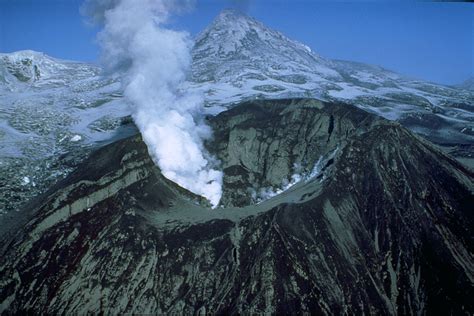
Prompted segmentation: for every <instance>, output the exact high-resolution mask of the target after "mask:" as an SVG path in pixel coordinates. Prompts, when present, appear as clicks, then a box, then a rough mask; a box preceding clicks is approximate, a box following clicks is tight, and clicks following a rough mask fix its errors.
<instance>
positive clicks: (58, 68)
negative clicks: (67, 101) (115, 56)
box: [0, 50, 100, 89]
mask: <svg viewBox="0 0 474 316" xmlns="http://www.w3.org/2000/svg"><path fill="white" fill-rule="evenodd" d="M99 71H100V69H99V68H98V67H97V66H94V65H91V64H87V63H79V62H72V61H66V60H60V59H56V58H53V57H50V56H48V55H46V54H44V53H40V52H36V51H32V50H23V51H17V52H13V53H8V54H0V85H3V86H8V87H9V88H10V89H15V88H18V87H20V86H23V85H25V84H26V85H27V86H44V85H48V86H61V85H65V84H67V83H69V82H70V81H71V80H77V79H83V78H87V77H91V76H94V75H97V74H98V73H99Z"/></svg>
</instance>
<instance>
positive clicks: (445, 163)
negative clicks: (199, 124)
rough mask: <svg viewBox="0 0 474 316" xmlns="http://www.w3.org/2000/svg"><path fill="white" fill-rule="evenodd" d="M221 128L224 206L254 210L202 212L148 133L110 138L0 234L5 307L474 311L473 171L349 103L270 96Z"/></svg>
mask: <svg viewBox="0 0 474 316" xmlns="http://www.w3.org/2000/svg"><path fill="white" fill-rule="evenodd" d="M262 117H263V118H264V117H271V118H272V119H271V122H273V123H272V125H270V124H268V122H267V123H265V121H264V124H262ZM301 117H307V118H308V122H311V124H306V125H305V124H303V125H302V126H301V130H300V131H298V132H293V133H291V132H288V131H289V130H290V129H287V128H286V126H287V125H290V126H291V124H292V122H298V120H300V119H301ZM331 117H332V119H331ZM318 118H319V121H318ZM318 122H319V123H318ZM331 122H332V123H331ZM314 123H316V127H315V126H314ZM212 124H213V126H215V128H216V129H217V130H219V131H221V132H225V134H224V135H225V136H222V138H221V139H219V140H218V141H217V144H210V148H211V150H212V149H214V150H215V151H217V152H215V154H217V155H218V156H219V157H221V159H223V166H224V168H225V171H226V174H225V177H226V180H225V186H226V187H225V188H224V190H226V192H227V195H226V196H227V198H226V199H227V200H226V201H224V202H225V204H227V205H232V204H234V205H236V204H239V203H240V204H242V205H246V204H248V205H247V206H244V207H241V208H237V207H225V208H219V209H216V210H211V209H209V208H207V207H205V206H204V202H203V201H201V200H200V199H199V198H198V197H196V196H193V195H192V194H190V193H188V192H187V191H185V190H183V189H181V188H179V187H178V186H176V185H175V184H174V183H172V182H170V181H168V180H166V179H165V178H163V176H162V175H161V173H160V171H159V169H158V168H157V167H155V166H154V165H153V163H152V161H151V159H150V158H149V156H148V154H147V149H146V146H145V145H144V144H143V142H142V141H141V138H140V137H139V136H135V137H132V138H128V139H125V140H122V141H119V142H116V143H113V144H111V145H108V146H106V147H104V148H101V149H100V150H98V151H97V152H95V153H94V154H93V156H91V157H90V159H88V160H87V161H86V162H85V163H84V164H83V165H81V166H80V167H79V168H78V169H77V170H76V172H75V173H73V174H72V175H71V176H69V177H68V178H67V179H66V180H64V181H63V182H61V183H58V185H56V186H55V187H54V188H52V189H51V191H50V192H49V193H47V194H46V195H45V196H43V197H42V198H41V199H39V200H37V201H36V202H32V206H31V209H32V212H31V217H30V219H29V220H28V221H27V222H26V223H25V224H18V225H19V226H16V227H15V226H12V229H13V230H14V231H16V232H17V233H16V234H14V237H13V238H8V237H6V236H7V235H5V234H4V235H3V238H4V239H6V240H8V242H4V243H2V245H3V247H2V252H1V254H0V311H2V312H5V313H19V312H21V311H34V312H48V313H66V314H71V313H73V314H74V313H80V314H83V313H87V312H94V313H98V312H101V311H102V312H106V313H114V314H115V313H128V312H133V313H155V314H161V313H166V314H173V313H176V314H178V313H180V314H182V313H185V314H191V313H197V312H203V313H243V312H245V313H264V312H279V313H283V312H295V311H302V312H305V311H306V312H310V311H311V312H315V313H321V314H342V313H349V314H354V313H355V314H361V313H366V314H418V313H419V314H423V313H428V314H432V313H434V312H436V313H442V314H472V312H473V311H474V306H473V303H472V300H471V298H472V296H473V294H474V293H473V292H474V291H473V279H474V275H473V274H474V263H473V256H472V254H473V240H472V231H471V230H472V227H473V216H472V205H473V203H474V195H473V188H474V183H473V182H474V174H473V173H472V172H470V171H468V170H466V169H465V168H463V167H462V165H460V164H459V163H458V162H456V161H455V160H454V159H452V158H450V157H448V156H446V155H444V154H443V153H441V152H439V151H438V150H437V149H435V148H434V147H433V146H432V145H430V144H428V143H427V142H425V141H424V140H422V139H420V138H418V137H416V136H414V135H413V134H412V133H411V132H409V131H407V130H406V129H404V128H402V127H401V126H400V125H399V124H397V123H391V122H388V121H385V120H382V119H378V118H375V117H373V116H372V115H369V114H367V113H365V112H363V111H361V110H358V109H356V108H354V107H350V106H348V105H342V104H337V103H333V104H328V103H321V102H319V101H315V100H306V99H303V100H283V101H281V100H280V101H261V102H256V103H247V104H243V105H240V106H237V107H235V108H234V109H233V110H232V111H229V112H227V113H222V114H221V115H219V116H217V117H216V118H214V119H213V120H212ZM326 127H327V129H326ZM245 130H246V131H247V132H245ZM252 130H253V131H252ZM279 130H283V131H287V132H285V133H283V134H279V133H278V131H279ZM227 135H228V136H227ZM233 135H234V136H233ZM302 135H304V139H305V141H304V142H301V141H300V138H301V136H302ZM273 141H278V142H279V144H280V145H281V148H282V150H281V151H272V150H269V149H268V150H266V149H265V148H272V145H271V144H272V143H273ZM298 144H299V145H298ZM301 146H303V147H304V146H306V147H305V148H301ZM237 147H240V148H242V149H243V150H242V151H241V152H240V153H235V152H233V151H232V148H237ZM245 148H249V149H250V148H261V150H255V151H253V150H247V151H246V150H244V149H245ZM335 148H338V149H337V151H335V150H334V149H335ZM244 153H246V154H244ZM279 157H282V158H279ZM321 157H323V158H321ZM320 158H321V160H320ZM284 161H286V167H285V162H284ZM318 161H319V164H320V167H318V168H314V167H315V165H316V166H317V165H318ZM322 161H324V162H323V163H322ZM250 162H252V163H250ZM295 162H297V163H299V164H301V167H300V171H299V172H301V174H302V178H301V179H300V181H299V182H298V183H296V184H294V185H293V186H291V187H290V188H288V189H287V190H286V191H284V192H282V193H280V194H278V195H277V196H275V197H273V198H271V199H269V200H265V201H262V202H261V203H259V204H252V201H251V200H250V199H249V197H248V195H247V194H246V193H245V189H244V187H245V186H246V185H249V184H250V183H252V182H253V180H252V181H250V182H246V181H244V180H245V179H247V178H251V179H254V180H255V181H256V182H257V183H259V184H264V183H265V184H268V185H273V184H274V183H278V181H277V180H275V179H276V178H277V177H278V176H281V177H282V179H281V180H283V178H287V179H290V178H291V176H292V175H293V174H294V170H293V169H292V168H293V166H292V164H294V163H295ZM270 165H275V166H277V167H278V168H279V169H280V168H281V169H282V170H280V171H278V170H275V169H272V168H271V166H270ZM262 166H267V167H262ZM285 168H286V169H285ZM307 171H311V172H310V173H309V174H306V175H305V174H304V173H305V172H307ZM313 171H314V172H313ZM236 184H237V187H238V190H237V191H234V188H233V186H234V185H236ZM248 189H249V190H251V189H253V188H251V187H249V188H248ZM274 189H276V188H274ZM237 193H239V194H242V195H243V198H242V199H239V196H238V194H237ZM236 201H237V202H238V203H237V202H236ZM242 201H243V202H242Z"/></svg>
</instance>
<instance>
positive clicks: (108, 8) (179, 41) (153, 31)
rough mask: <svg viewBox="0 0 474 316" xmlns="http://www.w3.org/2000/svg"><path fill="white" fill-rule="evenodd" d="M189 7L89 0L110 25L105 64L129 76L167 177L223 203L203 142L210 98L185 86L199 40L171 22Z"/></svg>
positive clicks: (147, 0)
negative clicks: (185, 89) (173, 27)
mask: <svg viewBox="0 0 474 316" xmlns="http://www.w3.org/2000/svg"><path fill="white" fill-rule="evenodd" d="M186 6H189V1H180V2H179V3H178V2H176V1H166V0H86V3H85V6H84V7H83V8H84V11H85V13H86V14H88V15H89V16H90V17H91V18H92V19H93V20H94V21H95V22H98V23H101V24H103V30H102V31H101V32H100V33H99V36H98V38H99V42H100V45H101V48H102V60H103V63H104V64H105V66H106V68H107V69H108V70H112V71H119V72H120V73H121V74H122V84H123V88H124V96H125V98H126V99H127V100H128V102H129V103H130V104H131V105H132V107H133V118H134V121H135V123H136V124H137V126H138V128H139V129H140V131H141V133H142V136H143V139H144V141H145V143H146V144H147V146H148V150H149V152H150V154H151V156H152V157H153V159H154V161H155V163H157V165H158V166H159V167H160V168H161V170H162V172H163V175H164V176H165V177H167V178H168V179H170V180H172V181H174V182H176V183H178V184H179V185H181V186H182V187H184V188H186V189H188V190H190V191H192V192H194V193H196V194H198V195H201V196H204V197H206V198H207V199H208V200H209V201H210V202H211V204H212V205H213V206H216V205H217V204H218V203H219V200H220V197H221V194H222V173H221V172H220V171H217V170H215V169H213V168H212V162H213V159H212V157H210V156H209V154H208V153H207V152H206V151H205V149H204V146H203V142H204V140H205V139H208V138H210V137H211V132H212V131H211V129H210V128H209V126H207V125H206V124H205V123H204V121H203V119H202V115H201V113H203V111H202V110H203V101H202V98H201V96H198V95H193V94H188V93H183V92H182V91H180V90H179V85H180V83H182V82H183V81H184V80H185V77H186V72H187V70H188V68H189V66H190V63H191V55H190V49H191V46H192V42H191V40H190V37H189V35H188V33H186V32H178V31H174V30H170V29H166V28H165V26H164V25H165V23H166V22H167V20H168V17H169V15H170V14H171V13H173V12H175V11H176V10H181V9H183V8H186Z"/></svg>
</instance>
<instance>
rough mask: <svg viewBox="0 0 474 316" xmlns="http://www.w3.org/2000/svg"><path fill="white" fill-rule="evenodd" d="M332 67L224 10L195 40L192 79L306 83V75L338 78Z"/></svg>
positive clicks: (253, 22)
mask: <svg viewBox="0 0 474 316" xmlns="http://www.w3.org/2000/svg"><path fill="white" fill-rule="evenodd" d="M329 65H330V62H329V61H328V60H326V59H324V58H322V57H320V56H318V55H317V54H315V53H314V52H312V50H311V49H310V48H309V47H308V46H306V45H304V44H301V43H299V42H296V41H293V40H291V39H289V38H287V37H286V36H285V35H283V34H282V33H280V32H278V31H275V30H272V29H270V28H268V27H266V26H265V25H263V24H262V23H260V22H258V21H257V20H255V19H253V18H251V17H248V16H246V15H244V14H241V13H239V12H237V11H232V10H225V11H223V12H222V13H221V14H219V15H218V16H217V18H216V19H215V20H214V22H213V23H211V25H210V26H209V27H208V28H206V29H205V30H204V31H203V32H202V33H201V34H199V36H198V37H197V39H196V43H195V46H194V49H193V69H192V79H193V81H196V82H204V81H207V82H209V81H211V82H216V81H220V82H222V81H224V82H228V81H235V80H240V78H241V77H242V76H243V75H244V76H246V77H248V76H249V75H250V77H255V78H257V80H258V79H259V78H260V79H261V80H265V79H268V78H273V79H277V80H280V79H281V78H283V81H285V80H286V81H289V82H293V81H297V82H304V81H307V79H306V76H305V74H306V73H310V74H312V75H315V76H319V78H321V79H322V80H323V79H327V78H339V77H340V76H339V74H338V73H337V72H336V71H334V70H333V69H330V67H329ZM264 88H265V87H264Z"/></svg>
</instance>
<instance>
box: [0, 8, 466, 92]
mask: <svg viewBox="0 0 474 316" xmlns="http://www.w3.org/2000/svg"><path fill="white" fill-rule="evenodd" d="M137 1H138V0H137ZM81 3H82V0H0V52H12V51H16V50H21V49H33V50H37V51H42V52H45V53H47V54H48V55H51V56H53V57H58V58H63V59H72V60H83V61H96V60H97V57H98V55H99V48H98V46H97V45H96V43H95V41H94V39H95V35H96V33H97V31H98V29H97V28H93V27H90V26H87V25H85V23H84V21H83V17H82V16H81V15H80V13H79V7H80V5H81ZM227 7H238V8H239V9H241V10H243V11H246V12H247V13H248V14H249V15H251V16H253V17H255V18H257V19H258V20H260V21H262V22H263V23H264V24H266V25H267V26H269V27H272V28H274V29H276V30H278V31H281V32H282V33H284V34H286V35H287V36H289V37H290V38H292V39H296V40H298V41H301V42H303V43H305V44H307V45H308V46H310V47H311V48H312V49H313V50H314V51H316V52H317V53H319V54H320V55H322V56H324V57H328V58H336V59H345V60H354V61H360V62H366V63H370V64H376V65H380V66H383V67H386V68H388V69H391V70H394V71H397V72H400V73H402V74H405V75H409V76H412V77H416V78H421V79H425V80H430V81H434V82H438V83H445V84H454V83H459V82H461V81H463V80H465V79H467V78H468V77H470V76H474V48H473V46H474V4H472V3H446V2H443V3H441V2H412V1H403V2H398V1H352V2H338V1H336V2H329V1H310V0H307V1H303V0H296V1H295V0H292V1H289V0H280V1H277V0H273V1H271V0H255V1H239V0H233V1H226V0H197V4H196V8H195V10H194V11H193V12H191V13H188V14H186V15H182V16H179V17H175V18H174V19H173V21H172V25H173V27H175V28H178V29H185V30H187V31H189V32H190V33H191V34H196V33H198V32H199V31H201V30H202V29H204V28H205V27H206V26H207V25H208V24H209V23H210V22H211V21H212V19H213V18H214V17H215V16H216V15H217V14H218V13H219V12H220V11H221V10H222V9H224V8H227Z"/></svg>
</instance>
